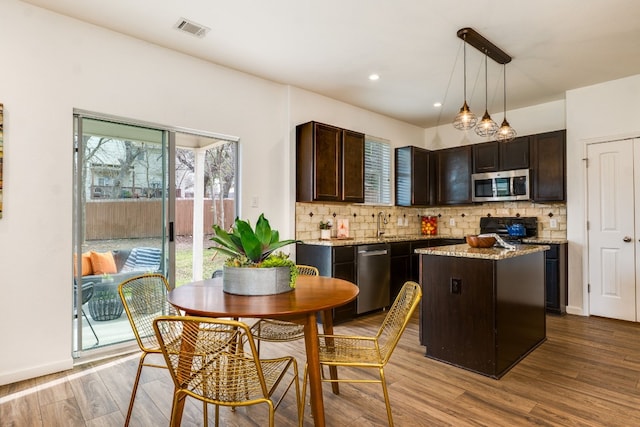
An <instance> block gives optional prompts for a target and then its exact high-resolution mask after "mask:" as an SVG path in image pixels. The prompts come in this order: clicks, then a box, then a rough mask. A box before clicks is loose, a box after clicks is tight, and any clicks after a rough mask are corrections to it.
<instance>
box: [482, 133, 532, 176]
mask: <svg viewBox="0 0 640 427" xmlns="http://www.w3.org/2000/svg"><path fill="white" fill-rule="evenodd" d="M528 168H529V137H528V136H522V137H519V138H516V139H515V140H513V141H511V142H498V141H491V142H485V143H482V144H475V145H473V172H474V173H483V172H497V171H507V170H515V169H528Z"/></svg>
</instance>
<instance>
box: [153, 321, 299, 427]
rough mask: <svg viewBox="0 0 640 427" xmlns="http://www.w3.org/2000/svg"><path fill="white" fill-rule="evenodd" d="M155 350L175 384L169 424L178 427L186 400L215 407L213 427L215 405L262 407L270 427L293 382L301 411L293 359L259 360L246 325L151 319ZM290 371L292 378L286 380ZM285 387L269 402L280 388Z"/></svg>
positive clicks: (217, 409)
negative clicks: (155, 336)
mask: <svg viewBox="0 0 640 427" xmlns="http://www.w3.org/2000/svg"><path fill="white" fill-rule="evenodd" d="M154 329H155V333H156V335H157V336H158V341H159V343H160V348H161V349H162V354H163V355H164V358H165V361H166V363H167V366H169V368H170V369H169V370H170V371H171V376H172V378H173V381H174V384H175V391H174V397H173V409H172V411H171V423H170V425H179V423H180V422H181V416H182V414H181V409H178V408H179V407H180V406H181V405H180V403H184V402H183V401H184V399H186V398H187V396H191V397H193V398H195V399H198V400H201V401H202V402H203V403H204V405H205V410H204V425H209V424H208V414H207V410H206V404H213V405H216V424H215V425H216V426H218V422H219V415H220V406H230V407H231V408H235V407H238V406H248V405H256V404H262V403H264V404H266V405H267V406H268V407H269V426H273V425H274V416H275V411H276V409H277V408H278V406H279V405H280V402H281V401H282V399H283V398H284V397H285V396H286V394H287V392H288V391H289V390H290V389H291V385H292V384H293V383H295V390H296V406H297V408H298V412H300V410H299V409H300V385H299V379H298V365H297V363H296V360H295V358H293V357H281V358H277V359H268V360H260V359H259V357H258V352H257V350H256V346H255V343H254V340H253V337H252V336H251V331H250V329H249V327H248V326H247V325H246V324H244V323H242V322H239V321H235V320H226V319H215V318H203V317H193V316H184V317H183V316H161V317H158V318H157V319H156V320H155V321H154ZM289 371H292V372H291V374H290V375H291V379H290V380H286V379H285V376H286V375H287V373H288V372H289ZM281 384H282V385H283V386H284V385H286V389H285V390H284V392H283V393H282V395H281V396H280V399H279V400H277V401H276V402H274V401H273V400H272V395H273V393H274V392H275V391H276V390H277V389H278V387H279V386H280V385H281Z"/></svg>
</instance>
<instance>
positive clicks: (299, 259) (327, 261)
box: [296, 243, 356, 323]
mask: <svg viewBox="0 0 640 427" xmlns="http://www.w3.org/2000/svg"><path fill="white" fill-rule="evenodd" d="M355 261H356V258H355V246H352V245H349V246H319V245H305V244H303V243H298V244H296V263H297V264H305V265H312V266H314V267H316V268H317V269H318V271H319V272H320V275H321V276H329V277H336V278H338V279H344V280H348V281H349V282H353V283H355V282H356V262H355ZM355 315H356V301H352V302H350V303H348V304H345V305H343V306H341V307H336V308H334V309H333V322H334V323H340V322H344V321H347V320H350V319H353V318H354V317H355Z"/></svg>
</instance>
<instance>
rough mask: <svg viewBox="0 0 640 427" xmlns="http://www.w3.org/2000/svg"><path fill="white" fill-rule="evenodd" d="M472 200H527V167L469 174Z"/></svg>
mask: <svg viewBox="0 0 640 427" xmlns="http://www.w3.org/2000/svg"><path fill="white" fill-rule="evenodd" d="M471 189H472V191H473V194H472V200H473V201H474V202H500V201H508V200H529V169H517V170H511V171H502V172H486V173H474V174H473V175H471Z"/></svg>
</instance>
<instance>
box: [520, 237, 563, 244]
mask: <svg viewBox="0 0 640 427" xmlns="http://www.w3.org/2000/svg"><path fill="white" fill-rule="evenodd" d="M522 243H530V244H534V245H561V244H563V243H569V241H568V240H567V239H554V238H551V237H532V238H529V239H522Z"/></svg>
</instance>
